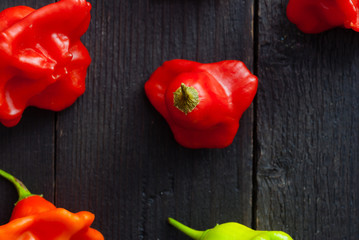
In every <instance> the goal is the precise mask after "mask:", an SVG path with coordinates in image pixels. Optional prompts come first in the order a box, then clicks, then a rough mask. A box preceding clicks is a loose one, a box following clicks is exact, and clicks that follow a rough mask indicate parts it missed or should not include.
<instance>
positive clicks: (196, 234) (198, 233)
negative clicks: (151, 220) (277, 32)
mask: <svg viewBox="0 0 359 240" xmlns="http://www.w3.org/2000/svg"><path fill="white" fill-rule="evenodd" d="M168 222H169V224H171V225H172V226H174V227H175V228H177V229H178V230H180V231H181V232H183V233H184V234H186V235H187V236H189V237H191V238H193V239H195V240H200V239H201V237H202V236H203V233H204V232H205V231H198V230H194V229H192V228H189V227H187V226H186V225H184V224H182V223H180V222H178V221H176V220H174V219H173V218H168Z"/></svg>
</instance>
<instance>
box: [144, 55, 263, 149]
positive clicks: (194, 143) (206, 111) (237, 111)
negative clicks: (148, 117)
mask: <svg viewBox="0 0 359 240" xmlns="http://www.w3.org/2000/svg"><path fill="white" fill-rule="evenodd" d="M181 83H184V84H185V85H186V86H191V87H194V88H195V89H196V90H197V91H198V95H199V99H200V102H199V104H198V105H197V106H196V108H195V109H194V110H193V111H192V112H189V113H188V114H187V115H186V114H184V113H183V112H182V111H180V110H179V109H177V108H176V107H175V106H174V105H173V92H175V91H176V90H177V89H178V88H179V87H180V86H181ZM257 87H258V79H257V77H256V76H254V75H252V74H251V73H250V71H249V70H248V69H247V67H246V66H245V65H244V63H242V62H240V61H235V60H226V61H221V62H217V63H209V64H201V63H198V62H193V61H188V60H181V59H176V60H171V61H167V62H165V63H164V64H163V65H162V66H161V67H159V68H158V69H157V70H156V71H155V72H154V73H153V74H152V76H151V77H150V79H149V80H148V81H147V82H146V84H145V91H146V94H147V96H148V98H149V100H150V102H151V103H152V105H153V106H154V107H155V108H156V109H157V111H159V112H160V113H161V115H162V116H163V117H164V118H165V119H166V120H167V122H168V124H169V126H170V127H171V130H172V132H173V134H174V137H175V139H176V141H177V142H178V143H179V144H181V145H182V146H184V147H187V148H224V147H227V146H228V145H230V144H231V143H232V142H233V139H234V137H235V135H236V133H237V130H238V127H239V120H240V118H241V116H242V114H243V112H244V111H245V110H246V109H247V108H248V107H249V106H250V104H251V102H252V100H253V98H254V96H255V94H256V91H257Z"/></svg>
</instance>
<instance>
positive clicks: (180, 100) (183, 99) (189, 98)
mask: <svg viewBox="0 0 359 240" xmlns="http://www.w3.org/2000/svg"><path fill="white" fill-rule="evenodd" d="M173 104H174V106H175V107H176V108H178V109H179V110H180V111H181V112H184V114H186V115H187V114H188V113H189V112H192V110H193V109H195V107H196V106H197V105H198V104H199V98H198V92H197V90H196V89H195V88H194V87H188V86H186V85H185V84H184V83H181V87H179V88H178V89H177V90H176V91H175V92H174V93H173Z"/></svg>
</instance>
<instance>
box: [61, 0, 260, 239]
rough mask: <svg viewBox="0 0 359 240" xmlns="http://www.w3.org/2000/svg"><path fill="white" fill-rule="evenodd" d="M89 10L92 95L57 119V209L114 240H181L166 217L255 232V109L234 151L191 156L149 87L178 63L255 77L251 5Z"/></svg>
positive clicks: (136, 1) (107, 4)
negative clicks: (88, 216)
mask: <svg viewBox="0 0 359 240" xmlns="http://www.w3.org/2000/svg"><path fill="white" fill-rule="evenodd" d="M91 2H92V4H93V11H92V15H93V18H92V22H91V26H90V29H89V31H88V33H87V34H86V36H85V37H84V38H83V39H84V43H85V45H86V46H87V47H88V49H89V50H90V53H91V56H92V57H93V62H92V64H91V67H90V69H89V76H88V82H87V91H86V93H85V95H84V96H83V97H81V99H79V101H77V102H76V103H75V104H74V106H72V107H71V108H70V109H68V110H66V111H63V112H61V113H59V116H58V123H57V133H58V134H57V148H56V159H57V161H56V202H57V204H58V205H59V206H63V207H66V208H69V209H70V210H73V211H79V210H82V209H89V210H91V211H93V212H94V213H96V220H95V224H94V226H95V227H97V228H99V229H101V231H102V232H103V233H104V235H105V237H106V238H107V239H182V238H183V236H182V235H181V234H180V233H178V232H177V231H176V230H175V229H173V228H171V227H170V226H169V225H168V224H167V223H166V220H167V217H169V216H172V217H174V218H177V219H178V220H181V221H183V222H185V223H187V224H189V225H192V226H193V227H196V228H201V229H204V228H209V227H213V226H214V225H215V224H216V223H218V222H227V221H237V222H242V223H244V224H247V225H250V224H251V221H252V218H251V214H252V209H251V196H252V161H253V160H252V153H253V148H252V132H253V111H252V109H250V110H248V111H247V112H246V113H245V114H244V116H243V119H242V121H241V129H240V131H239V133H238V136H237V137H236V139H235V141H234V143H233V145H231V146H230V147H229V148H226V149H222V150H189V149H184V148H182V147H180V146H179V145H178V144H177V143H176V142H175V141H174V139H173V136H172V133H171V131H170V129H169V127H168V125H167V123H166V122H165V120H164V119H163V118H162V117H161V116H160V115H159V113H158V112H157V111H156V110H155V109H154V108H153V107H152V106H151V104H150V103H149V101H148V99H147V98H146V96H145V93H144V89H143V86H144V83H145V82H146V81H147V79H148V78H149V76H150V75H151V73H152V72H153V71H154V70H155V69H156V68H157V67H158V66H160V65H161V64H162V63H163V62H164V61H166V60H170V59H174V58H186V59H191V60H199V61H205V62H213V61H220V60H224V59H227V58H231V59H241V60H243V61H244V62H245V63H246V64H247V65H248V66H249V67H250V68H252V62H253V57H252V56H253V36H252V1H246V2H243V1H178V0H175V1H173V0H171V1H160V0H148V1H143V0H141V1H140V0H131V1H130V0H128V1H108V0H106V1H91ZM243 26H245V27H243Z"/></svg>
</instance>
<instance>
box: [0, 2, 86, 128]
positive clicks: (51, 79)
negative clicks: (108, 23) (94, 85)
mask: <svg viewBox="0 0 359 240" xmlns="http://www.w3.org/2000/svg"><path fill="white" fill-rule="evenodd" d="M90 10H91V4H90V3H88V2H86V0H61V1H59V2H56V3H53V4H49V5H47V6H45V7H43V8H40V9H38V10H34V9H32V8H29V7H25V6H17V7H13V8H8V9H5V10H3V11H2V12H1V13H0V122H1V123H3V124H4V125H5V126H8V127H11V126H15V125H16V124H17V123H18V122H19V121H20V119H21V116H22V113H23V111H24V110H25V108H26V107H28V106H36V107H39V108H43V109H49V110H54V111H60V110H63V109H64V108H66V107H69V106H70V105H71V104H73V103H74V101H75V100H76V99H77V98H78V97H79V96H81V95H82V94H83V93H84V91H85V78H86V72H87V68H88V66H89V64H90V62H91V58H90V55H89V53H88V51H87V49H86V48H85V47H84V45H83V44H82V43H81V42H80V37H81V36H82V35H83V34H84V33H85V32H86V30H87V28H88V26H89V23H90V19H91V16H90Z"/></svg>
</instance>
